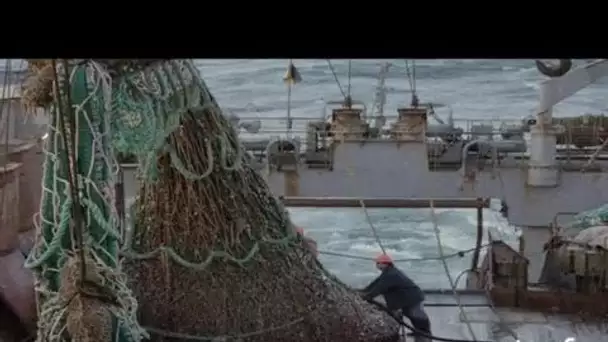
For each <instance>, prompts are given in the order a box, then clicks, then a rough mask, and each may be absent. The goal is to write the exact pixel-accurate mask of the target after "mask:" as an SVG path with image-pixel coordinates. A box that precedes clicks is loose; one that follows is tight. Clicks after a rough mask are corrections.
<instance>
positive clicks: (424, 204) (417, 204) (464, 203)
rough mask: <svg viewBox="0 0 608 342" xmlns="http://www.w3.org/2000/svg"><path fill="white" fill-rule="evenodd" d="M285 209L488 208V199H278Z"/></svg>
mask: <svg viewBox="0 0 608 342" xmlns="http://www.w3.org/2000/svg"><path fill="white" fill-rule="evenodd" d="M280 199H281V200H282V201H283V204H285V206H287V207H300V208H360V207H361V201H363V203H364V204H365V207H366V208H429V204H430V202H431V201H433V207H434V208H463V209H466V208H470V209H476V208H489V207H490V199H489V198H485V199H483V198H376V197H375V198H355V197H280Z"/></svg>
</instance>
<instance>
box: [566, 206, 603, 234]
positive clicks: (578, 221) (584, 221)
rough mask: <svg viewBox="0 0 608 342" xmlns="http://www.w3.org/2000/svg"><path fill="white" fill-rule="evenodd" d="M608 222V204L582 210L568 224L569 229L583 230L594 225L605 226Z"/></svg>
mask: <svg viewBox="0 0 608 342" xmlns="http://www.w3.org/2000/svg"><path fill="white" fill-rule="evenodd" d="M607 223H608V204H604V205H602V206H601V207H599V208H596V209H593V210H589V211H585V212H582V213H580V214H578V215H576V216H575V217H574V220H573V221H572V222H570V223H569V224H568V225H566V228H567V229H569V230H582V229H586V228H589V227H594V226H605V225H607Z"/></svg>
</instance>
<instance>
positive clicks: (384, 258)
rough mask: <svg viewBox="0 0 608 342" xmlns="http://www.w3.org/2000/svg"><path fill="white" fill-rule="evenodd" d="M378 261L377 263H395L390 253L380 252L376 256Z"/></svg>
mask: <svg viewBox="0 0 608 342" xmlns="http://www.w3.org/2000/svg"><path fill="white" fill-rule="evenodd" d="M375 260H376V263H377V264H392V263H393V259H392V258H391V257H390V256H388V254H384V253H382V254H380V255H378V256H377V257H376V259H375Z"/></svg>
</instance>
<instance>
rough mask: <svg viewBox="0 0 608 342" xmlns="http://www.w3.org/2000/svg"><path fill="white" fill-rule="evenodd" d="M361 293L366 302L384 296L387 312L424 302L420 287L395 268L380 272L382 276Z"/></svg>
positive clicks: (390, 267)
mask: <svg viewBox="0 0 608 342" xmlns="http://www.w3.org/2000/svg"><path fill="white" fill-rule="evenodd" d="M363 293H364V295H363V298H365V299H366V300H371V299H373V298H374V297H377V296H379V295H382V296H384V300H385V301H386V306H387V307H388V309H389V310H397V309H404V308H411V307H413V306H414V305H417V304H420V303H421V302H422V301H423V300H424V292H422V290H421V289H420V287H418V285H416V283H414V281H413V280H412V279H410V278H408V276H406V275H405V274H404V273H403V272H401V271H400V270H399V269H398V268H396V267H395V266H389V267H387V268H385V269H384V270H382V274H380V275H379V276H378V278H376V279H375V280H374V281H372V282H371V284H369V285H368V286H367V287H366V288H365V289H363Z"/></svg>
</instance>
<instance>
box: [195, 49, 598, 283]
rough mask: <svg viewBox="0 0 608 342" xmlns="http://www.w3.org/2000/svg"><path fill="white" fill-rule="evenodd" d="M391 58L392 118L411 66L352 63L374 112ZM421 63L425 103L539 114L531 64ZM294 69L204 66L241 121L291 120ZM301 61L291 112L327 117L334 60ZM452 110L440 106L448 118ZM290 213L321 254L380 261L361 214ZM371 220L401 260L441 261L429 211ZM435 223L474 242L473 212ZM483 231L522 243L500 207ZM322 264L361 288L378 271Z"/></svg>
mask: <svg viewBox="0 0 608 342" xmlns="http://www.w3.org/2000/svg"><path fill="white" fill-rule="evenodd" d="M385 62H390V63H392V67H391V68H390V70H389V72H388V74H387V78H386V87H387V88H388V92H387V104H386V106H385V114H387V115H388V114H391V113H395V112H396V111H395V110H396V108H397V107H399V106H401V105H404V104H407V103H409V101H410V96H411V95H410V92H409V91H410V86H409V82H408V78H407V70H406V64H405V60H352V62H351V95H352V97H353V99H355V100H359V101H363V102H365V103H366V104H367V106H368V107H369V106H371V104H372V100H373V97H374V90H375V87H376V84H377V75H378V72H379V70H380V67H381V65H382V64H383V63H385ZM331 63H332V65H333V68H334V70H335V71H336V74H337V76H338V79H339V81H340V83H341V85H342V87H343V89H344V91H346V88H347V84H348V61H347V60H332V61H331ZM415 63H416V90H417V93H418V96H419V98H420V101H421V102H434V103H444V104H448V105H449V106H450V107H451V108H452V110H453V115H454V118H455V119H487V118H501V119H513V120H517V119H521V118H523V117H525V116H528V115H530V114H533V113H534V109H535V107H536V106H537V104H538V96H539V95H538V82H539V81H541V80H542V79H543V76H542V75H541V74H540V73H538V72H537V70H536V67H535V65H534V61H533V60H483V59H478V60H447V59H439V60H417V61H416V62H415ZM579 63H580V62H579ZM287 64H288V60H274V59H263V60H262V59H260V60H197V66H198V68H199V70H200V71H201V75H202V76H203V78H204V80H205V82H206V83H207V85H208V86H209V87H210V89H211V91H212V93H213V94H214V96H215V97H216V99H217V100H218V102H219V103H220V105H221V106H222V107H223V108H224V109H227V110H228V111H230V112H233V113H235V114H237V115H239V116H240V117H241V118H242V119H243V120H246V119H247V118H255V117H263V118H266V117H276V118H284V117H285V116H286V109H287V88H286V86H285V84H284V83H283V81H282V77H283V75H284V74H285V70H286V67H287ZM294 64H295V66H296V67H297V68H298V70H299V71H300V73H301V76H302V82H301V83H298V84H297V85H295V86H294V87H293V90H292V100H291V108H292V109H291V111H292V116H294V117H307V118H319V117H320V115H321V113H323V108H324V103H325V101H333V100H340V99H342V95H341V92H340V88H339V87H338V85H337V83H336V81H335V79H334V76H333V75H332V72H331V69H330V68H329V66H328V63H327V61H326V60H323V59H319V60H294ZM410 68H411V63H410ZM606 93H608V81H604V82H600V83H598V84H596V85H593V86H591V87H588V88H586V89H584V90H582V91H580V92H579V93H578V94H577V95H575V96H573V97H572V98H570V99H568V100H566V101H564V102H563V103H561V104H559V105H558V106H557V107H556V108H555V112H554V113H555V114H554V115H555V116H571V115H572V116H574V115H581V114H584V113H593V114H599V113H601V112H603V111H605V110H606V103H605V101H604V98H605V94H606ZM444 113H445V112H444ZM444 113H442V112H441V111H440V110H438V114H439V115H441V116H443V117H444V118H445V114H444ZM283 125H284V123H283ZM294 126H297V123H296V124H295V125H294ZM262 129H264V126H263V127H262ZM290 212H291V215H292V218H293V220H294V222H295V223H296V224H298V225H301V226H303V227H304V228H305V230H306V234H307V235H309V236H311V237H313V238H315V239H316V240H317V242H318V244H319V249H320V250H322V251H328V252H334V253H343V254H350V255H358V256H366V257H374V256H375V255H377V254H378V253H379V252H380V251H381V249H380V246H379V245H378V244H377V242H376V240H375V238H374V235H373V233H372V230H371V228H370V226H369V224H368V223H367V221H366V218H365V214H364V213H363V212H362V210H359V209H342V210H336V209H321V208H319V209H300V208H292V209H291V210H290ZM369 214H370V217H371V219H372V222H373V224H374V226H375V227H376V229H377V232H378V235H379V237H380V240H381V242H382V244H383V245H384V247H385V248H386V250H387V252H388V253H389V254H391V256H392V257H393V258H395V259H424V258H429V257H431V258H432V257H436V256H438V255H439V254H438V248H437V240H436V236H435V234H434V229H433V225H432V223H431V216H430V215H431V213H430V211H429V210H416V209H396V210H381V209H370V210H369ZM436 217H437V221H438V223H439V229H440V232H441V234H440V238H441V242H442V246H443V249H444V252H445V253H446V254H451V253H455V252H457V251H459V250H466V249H469V248H472V247H473V246H474V243H475V233H476V228H475V227H476V219H475V212H474V211H473V210H437V211H436ZM484 227H485V229H486V230H487V231H490V232H492V233H493V234H494V235H495V236H496V235H497V234H499V235H500V236H502V237H503V238H504V239H506V240H508V241H509V242H510V243H514V242H515V241H516V234H517V228H515V227H510V226H509V225H508V224H507V222H505V220H503V219H501V218H500V217H499V215H498V214H497V212H496V211H495V210H486V211H485V213H484ZM320 260H321V261H322V262H323V263H324V264H325V265H326V266H327V267H328V268H329V269H330V270H331V271H332V272H334V273H335V274H336V275H338V276H339V277H340V278H341V279H342V280H344V281H345V282H347V283H349V284H352V285H354V286H363V285H365V284H366V283H368V282H369V281H371V280H372V279H373V277H374V276H376V275H377V274H378V272H377V270H376V269H375V267H374V265H373V262H371V261H368V260H359V259H350V258H345V257H337V256H332V255H323V254H322V255H321V256H320ZM470 262H471V254H470V253H469V254H467V255H465V256H464V257H462V258H460V257H456V258H451V259H449V260H448V266H449V269H450V273H451V275H452V276H453V277H456V275H457V274H458V273H460V272H461V271H462V270H464V269H466V268H468V267H470ZM397 265H398V266H399V267H401V268H402V269H403V270H404V271H406V272H407V273H408V274H409V275H410V276H411V277H412V278H413V279H415V280H416V281H417V282H418V283H419V284H420V285H421V286H423V287H425V288H449V286H450V285H449V281H448V278H447V276H446V274H445V272H444V267H443V265H442V264H441V262H439V261H437V260H427V261H424V260H422V261H420V260H417V261H415V260H414V261H400V262H398V263H397ZM532 281H534V279H532ZM459 285H460V286H459V287H462V286H463V285H464V284H462V282H461V284H459Z"/></svg>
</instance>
